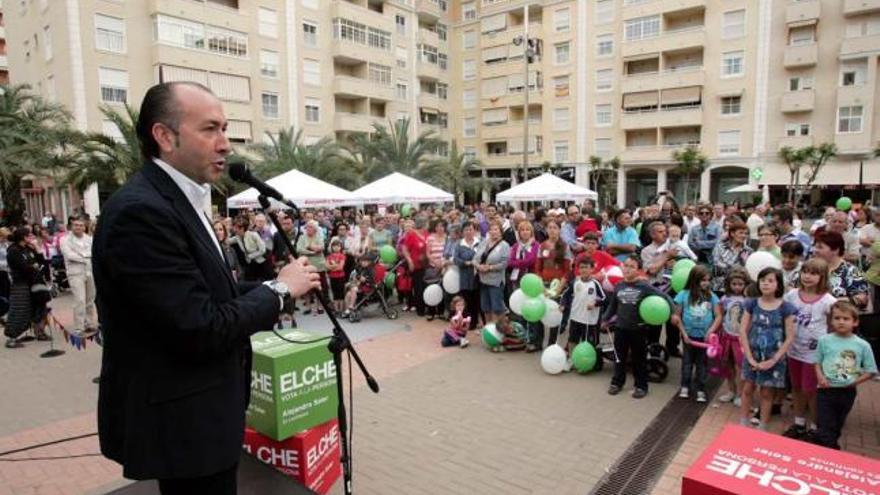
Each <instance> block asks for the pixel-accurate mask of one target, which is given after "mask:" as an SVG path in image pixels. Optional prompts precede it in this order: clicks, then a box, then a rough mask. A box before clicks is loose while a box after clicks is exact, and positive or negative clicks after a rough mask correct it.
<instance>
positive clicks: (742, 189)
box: [727, 182, 770, 203]
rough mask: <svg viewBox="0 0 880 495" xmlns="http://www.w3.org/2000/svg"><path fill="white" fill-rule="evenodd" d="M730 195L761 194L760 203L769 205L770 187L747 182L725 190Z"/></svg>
mask: <svg viewBox="0 0 880 495" xmlns="http://www.w3.org/2000/svg"><path fill="white" fill-rule="evenodd" d="M727 192H728V193H730V194H735V193H761V202H763V203H769V202H770V187H769V186H768V185H767V184H764V185H763V186H761V185H758V184H752V183H751V182H749V183H748V184H743V185H741V186H736V187H731V188H730V189H728V190H727Z"/></svg>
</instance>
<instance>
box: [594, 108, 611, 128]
mask: <svg viewBox="0 0 880 495" xmlns="http://www.w3.org/2000/svg"><path fill="white" fill-rule="evenodd" d="M610 125H611V105H610V104H602V105H596V126H597V127H607V126H610Z"/></svg>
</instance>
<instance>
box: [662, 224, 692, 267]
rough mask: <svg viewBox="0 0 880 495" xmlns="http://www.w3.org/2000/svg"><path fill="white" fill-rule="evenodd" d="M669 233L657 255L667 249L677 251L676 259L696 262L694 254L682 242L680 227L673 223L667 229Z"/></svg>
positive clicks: (686, 244) (685, 243)
mask: <svg viewBox="0 0 880 495" xmlns="http://www.w3.org/2000/svg"><path fill="white" fill-rule="evenodd" d="M667 229H668V231H669V238H668V239H666V242H665V243H664V244H663V245H662V246H660V249H658V250H657V252H658V253H663V252H666V250H668V249H669V248H673V247H674V248H676V249H678V257H679V259H683V258H684V257H688V258H690V259H692V260H694V261H697V255H696V253H694V252H693V250H691V248H690V246H688V243H687V242H685V241H683V240H682V237H681V227H679V226H678V225H675V224H674V223H671V224H669V226H668V227H667Z"/></svg>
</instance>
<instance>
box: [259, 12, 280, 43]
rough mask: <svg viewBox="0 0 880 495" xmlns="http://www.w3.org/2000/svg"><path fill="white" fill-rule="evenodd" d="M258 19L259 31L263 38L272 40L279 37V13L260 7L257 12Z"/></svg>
mask: <svg viewBox="0 0 880 495" xmlns="http://www.w3.org/2000/svg"><path fill="white" fill-rule="evenodd" d="M257 19H258V21H259V28H258V31H259V33H260V34H262V35H263V36H268V37H270V38H277V37H278V12H276V11H274V10H272V9H267V8H266V7H260V8H259V9H258V10H257Z"/></svg>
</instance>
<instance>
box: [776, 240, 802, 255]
mask: <svg viewBox="0 0 880 495" xmlns="http://www.w3.org/2000/svg"><path fill="white" fill-rule="evenodd" d="M779 251H780V252H781V253H782V254H788V255H790V256H797V257H798V258H800V257H803V255H804V245H803V244H801V241H796V240H794V239H792V240H790V241H785V242H783V243H782V246H781V247H780V248H779Z"/></svg>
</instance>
